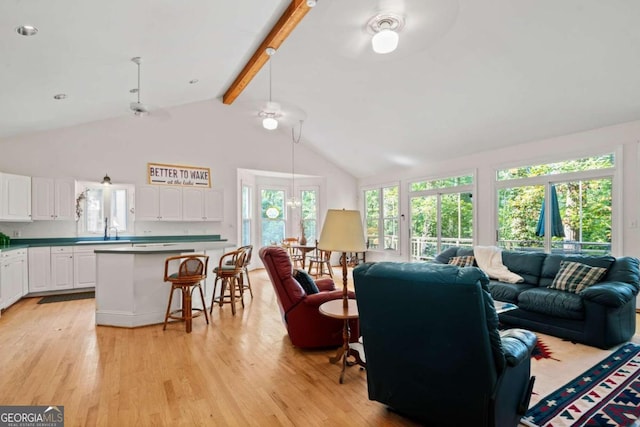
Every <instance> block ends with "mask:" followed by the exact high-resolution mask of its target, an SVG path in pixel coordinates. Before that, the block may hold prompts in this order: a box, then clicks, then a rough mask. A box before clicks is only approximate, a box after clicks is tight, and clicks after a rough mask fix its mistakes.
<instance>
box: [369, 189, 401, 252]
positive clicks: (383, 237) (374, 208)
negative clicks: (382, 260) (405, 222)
mask: <svg viewBox="0 0 640 427" xmlns="http://www.w3.org/2000/svg"><path fill="white" fill-rule="evenodd" d="M364 201H365V226H366V233H367V236H366V237H367V248H368V249H384V250H394V251H395V250H398V243H399V242H398V240H399V228H398V204H399V191H398V186H397V185H394V186H389V187H383V188H376V189H371V190H365V191H364Z"/></svg>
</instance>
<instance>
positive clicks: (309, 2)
mask: <svg viewBox="0 0 640 427" xmlns="http://www.w3.org/2000/svg"><path fill="white" fill-rule="evenodd" d="M316 4H318V2H317V1H316V0H307V6H309V7H316Z"/></svg>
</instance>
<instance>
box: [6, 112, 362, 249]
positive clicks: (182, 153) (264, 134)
mask: <svg viewBox="0 0 640 427" xmlns="http://www.w3.org/2000/svg"><path fill="white" fill-rule="evenodd" d="M231 108H233V106H226V105H223V104H222V103H221V102H219V101H217V100H215V101H214V100H212V101H206V102H200V103H194V104H188V105H184V106H181V107H176V108H172V109H170V110H168V111H169V113H170V115H171V117H170V119H168V120H164V121H163V120H161V119H159V118H155V117H154V116H153V115H150V116H148V117H134V116H133V115H127V116H125V117H121V118H116V119H110V120H104V121H100V122H94V123H90V124H82V125H78V126H74V127H70V128H65V129H58V130H52V131H48V132H43V133H37V134H30V135H24V136H18V137H12V138H5V139H3V140H0V171H4V172H8V173H16V174H22V175H30V176H45V177H74V178H76V179H78V180H87V181H100V180H101V179H102V177H103V176H104V174H105V173H108V174H109V176H110V177H111V178H112V180H113V182H119V183H132V184H136V185H143V184H146V179H147V175H146V165H147V162H155V163H169V164H178V165H191V166H200V167H209V168H211V176H212V182H213V187H214V188H222V189H224V193H225V200H224V204H225V215H224V218H225V219H224V222H222V223H217V222H214V223H178V224H176V223H168V222H166V223H162V222H145V223H140V222H139V223H137V224H136V234H137V235H142V234H143V232H146V233H144V234H147V235H149V234H150V235H161V234H203V233H204V234H221V235H222V236H223V237H225V238H228V239H229V240H230V241H233V242H235V241H237V240H238V238H239V236H238V228H237V209H238V206H239V203H238V200H237V193H238V188H239V187H238V184H239V178H238V173H237V170H238V168H243V169H256V170H265V171H277V172H285V173H290V172H291V151H290V147H291V133H290V132H291V131H290V129H286V128H285V129H279V130H277V131H274V132H268V131H266V130H264V129H262V128H261V127H260V126H259V124H258V123H251V121H250V120H247V119H246V118H243V117H240V118H234V116H233V115H232V114H230V111H231ZM296 173H300V174H307V175H314V176H323V177H325V179H326V186H327V191H326V198H327V207H329V208H333V207H345V208H355V207H356V206H357V204H356V200H357V184H356V179H355V178H354V177H353V176H351V175H350V174H349V173H347V172H346V171H344V170H342V169H340V168H338V167H337V166H335V165H334V164H333V163H331V162H329V161H328V160H327V159H325V158H323V157H321V156H319V155H318V154H317V153H315V152H314V151H313V150H310V149H309V148H308V147H307V146H306V144H305V136H304V133H303V135H302V142H301V143H300V144H299V145H298V146H296ZM16 230H19V231H20V233H21V235H22V237H39V236H42V237H73V236H74V235H75V223H73V222H67V223H62V222H60V223H56V222H51V221H44V222H42V221H38V222H34V223H27V224H13V223H0V231H2V232H4V233H5V234H8V235H10V236H12V235H13V232H14V231H16Z"/></svg>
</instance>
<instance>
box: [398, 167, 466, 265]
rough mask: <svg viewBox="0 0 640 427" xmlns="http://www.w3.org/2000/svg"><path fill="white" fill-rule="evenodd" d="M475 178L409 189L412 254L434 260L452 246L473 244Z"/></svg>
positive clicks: (423, 183)
mask: <svg viewBox="0 0 640 427" xmlns="http://www.w3.org/2000/svg"><path fill="white" fill-rule="evenodd" d="M472 183H473V176H472V175H462V176H456V177H450V178H443V179H434V180H425V181H416V182H412V183H410V185H409V190H410V191H409V211H410V215H411V218H410V224H411V226H410V241H411V247H410V254H411V259H412V260H428V259H432V258H433V257H434V256H435V255H436V254H438V253H439V252H441V251H443V250H445V249H447V248H448V247H450V246H471V245H472V244H473V197H472Z"/></svg>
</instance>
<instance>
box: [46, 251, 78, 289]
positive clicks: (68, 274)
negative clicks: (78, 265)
mask: <svg viewBox="0 0 640 427" xmlns="http://www.w3.org/2000/svg"><path fill="white" fill-rule="evenodd" d="M71 288H73V246H52V247H51V289H52V290H60V289H71Z"/></svg>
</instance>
